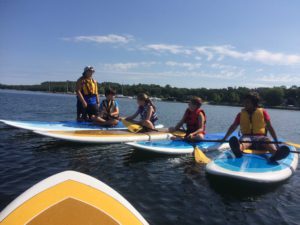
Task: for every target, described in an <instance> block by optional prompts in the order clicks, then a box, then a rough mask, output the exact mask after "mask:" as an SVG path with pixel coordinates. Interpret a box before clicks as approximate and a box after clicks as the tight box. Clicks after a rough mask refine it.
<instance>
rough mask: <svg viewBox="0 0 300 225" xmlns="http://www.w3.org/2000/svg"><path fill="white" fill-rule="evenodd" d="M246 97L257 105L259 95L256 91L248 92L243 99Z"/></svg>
mask: <svg viewBox="0 0 300 225" xmlns="http://www.w3.org/2000/svg"><path fill="white" fill-rule="evenodd" d="M246 99H248V100H250V101H251V102H252V104H253V105H254V106H255V107H258V104H259V101H260V97H259V94H258V93H257V92H254V91H253V92H249V93H248V94H246V95H245V97H244V100H246Z"/></svg>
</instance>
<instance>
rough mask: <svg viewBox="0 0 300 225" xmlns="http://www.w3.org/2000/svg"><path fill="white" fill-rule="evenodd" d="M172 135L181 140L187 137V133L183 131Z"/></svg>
mask: <svg viewBox="0 0 300 225" xmlns="http://www.w3.org/2000/svg"><path fill="white" fill-rule="evenodd" d="M172 134H173V135H174V136H176V137H181V138H184V137H185V132H183V131H178V130H177V131H174V132H172Z"/></svg>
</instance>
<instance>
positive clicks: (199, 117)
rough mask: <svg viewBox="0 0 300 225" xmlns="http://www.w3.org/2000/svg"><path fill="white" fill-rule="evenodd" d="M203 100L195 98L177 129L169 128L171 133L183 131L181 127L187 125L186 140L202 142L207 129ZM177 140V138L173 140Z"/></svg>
mask: <svg viewBox="0 0 300 225" xmlns="http://www.w3.org/2000/svg"><path fill="white" fill-rule="evenodd" d="M201 105H202V99H201V98H199V97H193V98H192V99H191V100H190V102H189V105H188V108H187V109H186V111H185V113H184V115H183V117H182V119H181V120H180V121H179V122H178V123H177V125H176V126H175V127H171V128H169V130H170V132H174V131H177V130H181V127H182V126H183V125H184V124H185V125H186V135H185V139H188V140H193V141H197V140H202V139H204V136H205V128H206V115H205V112H204V110H203V109H201ZM173 139H176V138H173Z"/></svg>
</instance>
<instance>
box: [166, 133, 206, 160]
mask: <svg viewBox="0 0 300 225" xmlns="http://www.w3.org/2000/svg"><path fill="white" fill-rule="evenodd" d="M172 134H173V135H174V136H175V137H178V138H180V139H181V140H183V141H185V142H186V143H188V144H190V145H191V146H193V148H194V158H195V161H196V162H197V163H201V164H207V163H209V162H210V161H211V159H210V158H208V157H207V156H206V155H205V154H204V152H203V151H202V150H201V149H200V148H199V147H198V146H197V145H196V144H194V143H191V142H190V141H188V140H187V139H186V138H185V136H182V135H177V134H176V133H175V132H173V133H172Z"/></svg>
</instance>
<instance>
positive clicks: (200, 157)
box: [194, 146, 211, 164]
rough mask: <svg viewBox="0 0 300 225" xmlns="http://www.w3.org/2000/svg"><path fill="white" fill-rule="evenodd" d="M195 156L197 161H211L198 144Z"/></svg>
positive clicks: (205, 162)
mask: <svg viewBox="0 0 300 225" xmlns="http://www.w3.org/2000/svg"><path fill="white" fill-rule="evenodd" d="M194 157H195V161H196V162H197V163H202V164H203V163H204V164H207V163H209V162H210V161H211V159H210V158H208V157H207V156H206V155H205V154H204V153H203V152H202V151H201V150H200V149H199V148H198V147H197V146H196V147H194Z"/></svg>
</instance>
